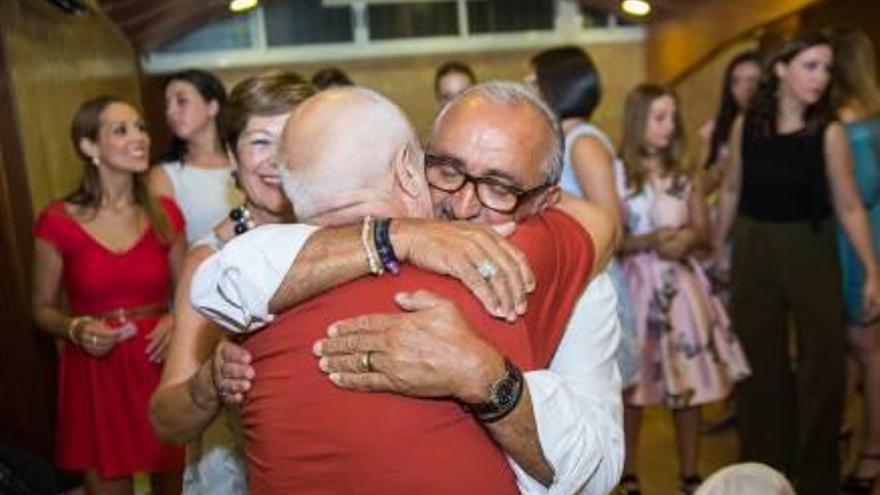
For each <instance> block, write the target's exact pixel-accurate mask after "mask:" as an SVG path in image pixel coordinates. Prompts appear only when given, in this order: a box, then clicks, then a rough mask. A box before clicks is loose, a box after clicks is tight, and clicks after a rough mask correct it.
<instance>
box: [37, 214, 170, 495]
mask: <svg viewBox="0 0 880 495" xmlns="http://www.w3.org/2000/svg"><path fill="white" fill-rule="evenodd" d="M162 206H163V207H164V209H165V211H166V213H167V216H168V219H169V221H170V224H171V227H172V228H173V230H174V232H176V233H180V232H182V231H183V215H182V214H181V213H180V210H179V209H178V208H177V206H176V205H175V204H174V202H173V201H171V200H169V199H166V198H162ZM34 235H35V236H36V237H37V238H39V239H40V240H42V241H45V242H47V243H49V244H51V245H52V246H53V247H54V248H55V249H56V250H57V251H58V253H59V254H60V256H61V258H62V259H63V263H64V268H63V273H62V283H63V286H64V293H65V296H66V297H67V301H68V304H69V306H70V310H71V313H72V314H74V315H81V314H97V313H103V312H106V311H110V310H114V309H119V308H136V307H143V306H152V305H156V304H167V303H168V302H169V301H170V300H171V294H172V277H171V269H170V266H169V263H168V249H169V247H168V246H165V245H163V244H162V243H161V242H160V239H159V236H158V234H157V233H156V231H155V230H154V229H153V228H152V227H149V228H147V229H146V230H145V231H144V233H143V234H142V235H141V236H140V237H139V238H138V240H137V241H136V242H135V243H134V245H132V246H131V247H130V248H128V249H127V250H125V251H123V252H120V253H115V252H112V251H110V250H108V249H107V248H106V247H104V246H103V245H102V244H100V243H99V242H98V241H97V240H96V239H95V238H94V237H92V236H91V235H90V234H89V233H88V232H87V231H86V230H85V229H84V228H83V227H82V226H81V225H80V223H79V222H78V221H76V220H75V219H74V218H73V217H71V216H70V215H69V214H68V213H67V210H66V209H65V206H64V203H63V202H62V201H55V202H53V203H51V204H50V205H49V206H48V207H47V208H46V209H45V210H44V211H43V213H42V214H41V215H40V217H39V219H38V220H37V224H36V226H35V227H34ZM158 320H159V317H158V316H144V317H139V318H134V319H133V320H132V321H133V323H134V324H135V325H136V326H137V333H136V334H135V335H134V336H133V337H131V338H129V339H127V340H124V341H122V342H120V343H118V344H117V345H116V346H115V347H114V348H113V349H112V350H111V351H110V352H109V353H108V354H106V355H105V356H103V357H101V358H95V357H93V356H91V355H89V354H87V353H86V352H84V351H83V350H82V348H80V347H78V346H75V345H64V346H63V349H62V351H61V357H60V361H59V373H58V375H59V376H58V422H57V426H58V449H57V461H58V464H59V466H60V467H62V468H65V469H71V470H83V469H96V470H97V471H98V474H100V475H101V476H102V477H104V478H113V477H120V476H126V475H130V474H132V473H134V472H138V471H145V472H157V471H164V470H170V469H178V468H181V467H182V466H183V449H182V448H181V447H177V446H172V445H167V444H161V443H160V442H159V439H158V438H157V437H156V434H155V433H154V432H153V428H152V427H151V425H150V421H149V418H148V413H149V411H148V402H149V399H150V395H151V394H152V393H153V390H155V389H156V386H157V385H158V383H159V374H160V372H161V369H162V368H161V364H156V363H151V362H150V361H149V360H148V357H147V354H146V352H145V351H146V347H147V339H146V336H147V335H148V334H149V332H150V331H151V330H152V329H153V327H154V326H155V325H156V323H157V322H158ZM109 324H110V323H109V322H108V325H109Z"/></svg>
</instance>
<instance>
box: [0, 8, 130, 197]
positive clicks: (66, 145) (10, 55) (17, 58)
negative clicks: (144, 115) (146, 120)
mask: <svg viewBox="0 0 880 495" xmlns="http://www.w3.org/2000/svg"><path fill="white" fill-rule="evenodd" d="M0 19H2V23H3V27H4V29H3V35H4V40H5V42H6V47H7V59H8V62H9V66H10V72H11V81H12V86H13V92H14V94H15V100H16V104H17V117H18V127H19V129H20V132H21V141H22V143H21V144H22V148H23V155H24V161H25V164H26V167H27V171H28V179H29V183H30V189H31V198H32V201H33V205H34V211H39V210H40V209H41V208H42V207H43V206H45V204H46V203H47V202H48V201H49V200H51V199H54V198H58V197H60V196H63V195H64V194H66V193H68V192H69V191H70V190H71V189H72V188H73V187H75V185H76V184H77V182H78V180H79V177H80V174H81V170H82V168H81V162H80V160H79V158H78V157H77V156H76V154H75V152H74V150H73V147H72V146H71V144H70V139H69V138H68V136H69V135H70V132H69V128H70V121H71V118H72V116H73V113H74V111H75V110H76V108H77V106H78V105H79V104H80V103H82V102H83V101H85V100H86V99H88V98H92V97H94V96H97V95H100V94H104V93H109V94H113V95H117V96H119V97H122V98H124V99H127V100H129V101H132V102H134V103H136V104H137V106H140V89H139V81H138V68H137V63H136V56H135V54H134V51H133V49H132V48H131V45H130V44H129V43H128V41H127V40H126V39H125V38H124V37H123V36H122V35H121V34H119V33H118V32H117V31H116V29H115V27H114V26H113V25H112V24H111V23H110V22H109V21H108V20H107V19H106V18H105V17H104V16H103V14H101V13H100V12H99V11H98V10H97V9H93V11H92V12H91V13H89V14H88V15H86V16H83V17H77V16H71V15H67V14H64V13H63V12H61V11H59V10H58V9H55V8H54V7H51V6H49V5H48V4H46V3H45V2H31V1H27V0H2V1H0Z"/></svg>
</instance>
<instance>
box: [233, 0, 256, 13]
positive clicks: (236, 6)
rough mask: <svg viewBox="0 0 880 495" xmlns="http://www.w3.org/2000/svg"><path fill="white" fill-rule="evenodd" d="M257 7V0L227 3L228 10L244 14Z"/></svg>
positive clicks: (240, 0) (237, 0) (234, 0)
mask: <svg viewBox="0 0 880 495" xmlns="http://www.w3.org/2000/svg"><path fill="white" fill-rule="evenodd" d="M256 6H257V0H232V1H231V2H229V10H231V11H233V12H244V11H246V10H250V9H252V8H254V7H256Z"/></svg>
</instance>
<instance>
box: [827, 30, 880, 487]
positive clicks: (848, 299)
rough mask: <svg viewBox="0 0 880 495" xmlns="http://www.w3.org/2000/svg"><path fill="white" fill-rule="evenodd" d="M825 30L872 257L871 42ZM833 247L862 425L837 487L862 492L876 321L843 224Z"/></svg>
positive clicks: (878, 97) (878, 233)
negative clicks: (849, 467)
mask: <svg viewBox="0 0 880 495" xmlns="http://www.w3.org/2000/svg"><path fill="white" fill-rule="evenodd" d="M830 34H831V43H832V48H833V50H834V59H835V64H834V69H835V70H834V85H833V87H832V92H831V96H832V100H833V101H832V103H833V105H834V108H835V110H836V111H837V116H838V118H839V119H840V120H841V122H842V123H843V126H844V129H845V130H846V135H847V138H848V139H849V145H850V149H851V150H852V154H853V166H854V173H855V180H856V186H857V187H858V191H859V196H860V197H861V199H862V202H863V203H864V205H865V209H866V210H867V213H868V220H869V221H870V223H871V229H872V234H873V235H872V241H873V247H874V253H875V256H876V254H877V253H878V252H880V90H878V89H877V76H876V74H877V72H876V66H875V53H874V45H873V44H872V43H871V40H870V39H869V38H868V37H867V36H865V34H864V33H862V32H861V31H858V30H854V29H849V28H837V29H834V30H832V31H831V33H830ZM837 245H838V249H839V250H840V267H841V269H842V272H841V274H842V284H843V302H844V308H845V309H846V316H847V323H848V325H849V332H848V334H847V335H848V337H849V346H850V349H849V351H850V352H849V355H850V357H851V362H852V363H853V364H854V366H852V367H851V369H852V371H853V373H851V376H852V380H850V382H854V381H859V382H861V385H862V387H861V390H862V393H863V395H864V402H863V404H864V408H863V414H864V425H865V428H864V430H863V432H862V434H863V437H862V440H861V445H860V449H861V450H860V453H859V460H858V463H857V464H856V466H855V469H854V470H853V472H852V473H851V474H850V475H849V476H847V478H846V479H845V480H844V484H843V487H842V488H843V491H844V492H845V493H848V494H854V495H857V494H866V495H867V494H870V493H871V492H872V491H873V489H874V484H875V482H876V479H877V475H878V474H880V323H878V322H877V321H876V320H874V321H872V320H870V319H868V318H866V316H867V315H864V314H863V312H862V285H863V284H864V279H865V273H864V271H863V270H862V266H861V264H860V263H859V258H858V254H857V253H856V250H855V248H854V247H853V245H852V243H851V242H849V239H848V238H847V236H846V232H845V231H844V230H843V228H839V229H838V232H837ZM856 377H858V380H856Z"/></svg>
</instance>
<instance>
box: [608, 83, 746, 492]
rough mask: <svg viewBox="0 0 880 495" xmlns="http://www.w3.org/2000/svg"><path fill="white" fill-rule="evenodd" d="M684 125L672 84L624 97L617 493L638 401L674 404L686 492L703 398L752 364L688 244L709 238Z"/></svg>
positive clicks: (692, 486) (700, 244)
mask: <svg viewBox="0 0 880 495" xmlns="http://www.w3.org/2000/svg"><path fill="white" fill-rule="evenodd" d="M683 141H684V138H683V132H682V127H681V123H680V116H679V113H678V101H677V98H676V96H675V94H674V93H672V92H671V91H670V90H668V89H666V88H663V87H660V86H655V85H649V84H645V85H640V86H638V87H637V88H635V89H634V90H633V91H632V92H631V93H630V94H629V96H628V98H627V102H626V113H625V127H624V134H623V143H622V146H621V151H622V153H621V155H622V158H623V160H624V164H625V168H626V180H625V181H624V183H623V184H621V185H620V186H621V198H622V199H623V202H624V217H625V225H626V238H625V239H624V245H623V253H624V255H623V258H622V265H623V272H624V277H625V279H626V281H627V283H628V285H629V288H630V293H631V296H632V299H633V304H634V306H635V313H636V335H637V337H638V342H639V344H640V346H641V360H642V362H641V370H640V376H639V378H638V379H637V380H636V385H635V386H634V387H633V388H632V390H630V391H629V392H628V393H627V394H626V396H625V402H626V410H625V424H624V426H625V431H626V447H627V448H626V451H627V460H626V466H625V473H626V474H625V476H624V478H623V479H622V480H621V488H622V492H623V493H627V494H637V493H640V492H639V487H638V478H637V477H636V473H637V453H638V436H639V426H640V424H641V415H642V407H644V406H646V405H652V404H659V403H663V404H665V405H666V406H667V407H669V408H670V409H671V410H672V415H673V419H674V422H675V430H676V443H677V446H678V457H679V464H680V466H679V477H680V483H679V490H680V492H681V493H685V494H688V493H693V492H694V490H696V488H697V486H698V485H699V483H700V478H699V476H698V475H697V472H696V469H697V458H698V438H699V437H698V430H699V422H700V407H699V406H701V405H702V404H706V403H709V402H714V401H717V400H720V399H723V398H724V397H726V396H727V395H728V393H729V392H730V390H731V387H732V385H733V383H735V382H736V381H737V380H739V379H741V378H743V377H745V376H746V375H747V374H748V373H749V369H748V366H747V364H746V362H745V358H744V356H743V353H742V351H741V350H740V347H739V343H738V342H737V340H736V337H735V336H734V335H733V334H732V333H731V332H730V324H729V321H728V318H727V314H726V313H725V310H724V306H723V305H722V303H721V301H720V300H719V299H718V298H717V297H715V296H713V295H712V294H711V289H710V285H709V281H708V280H707V278H706V275H705V273H704V272H703V269H702V267H701V266H700V264H699V263H698V262H697V260H696V258H695V257H694V253H695V252H697V251H698V250H699V249H702V248H704V247H705V244H706V241H707V230H708V225H707V220H706V217H707V213H706V203H705V200H704V197H703V193H702V190H701V187H700V182H699V181H694V180H692V179H691V177H689V175H688V174H687V173H686V172H684V171H683V170H682V161H681V155H682V148H683Z"/></svg>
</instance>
